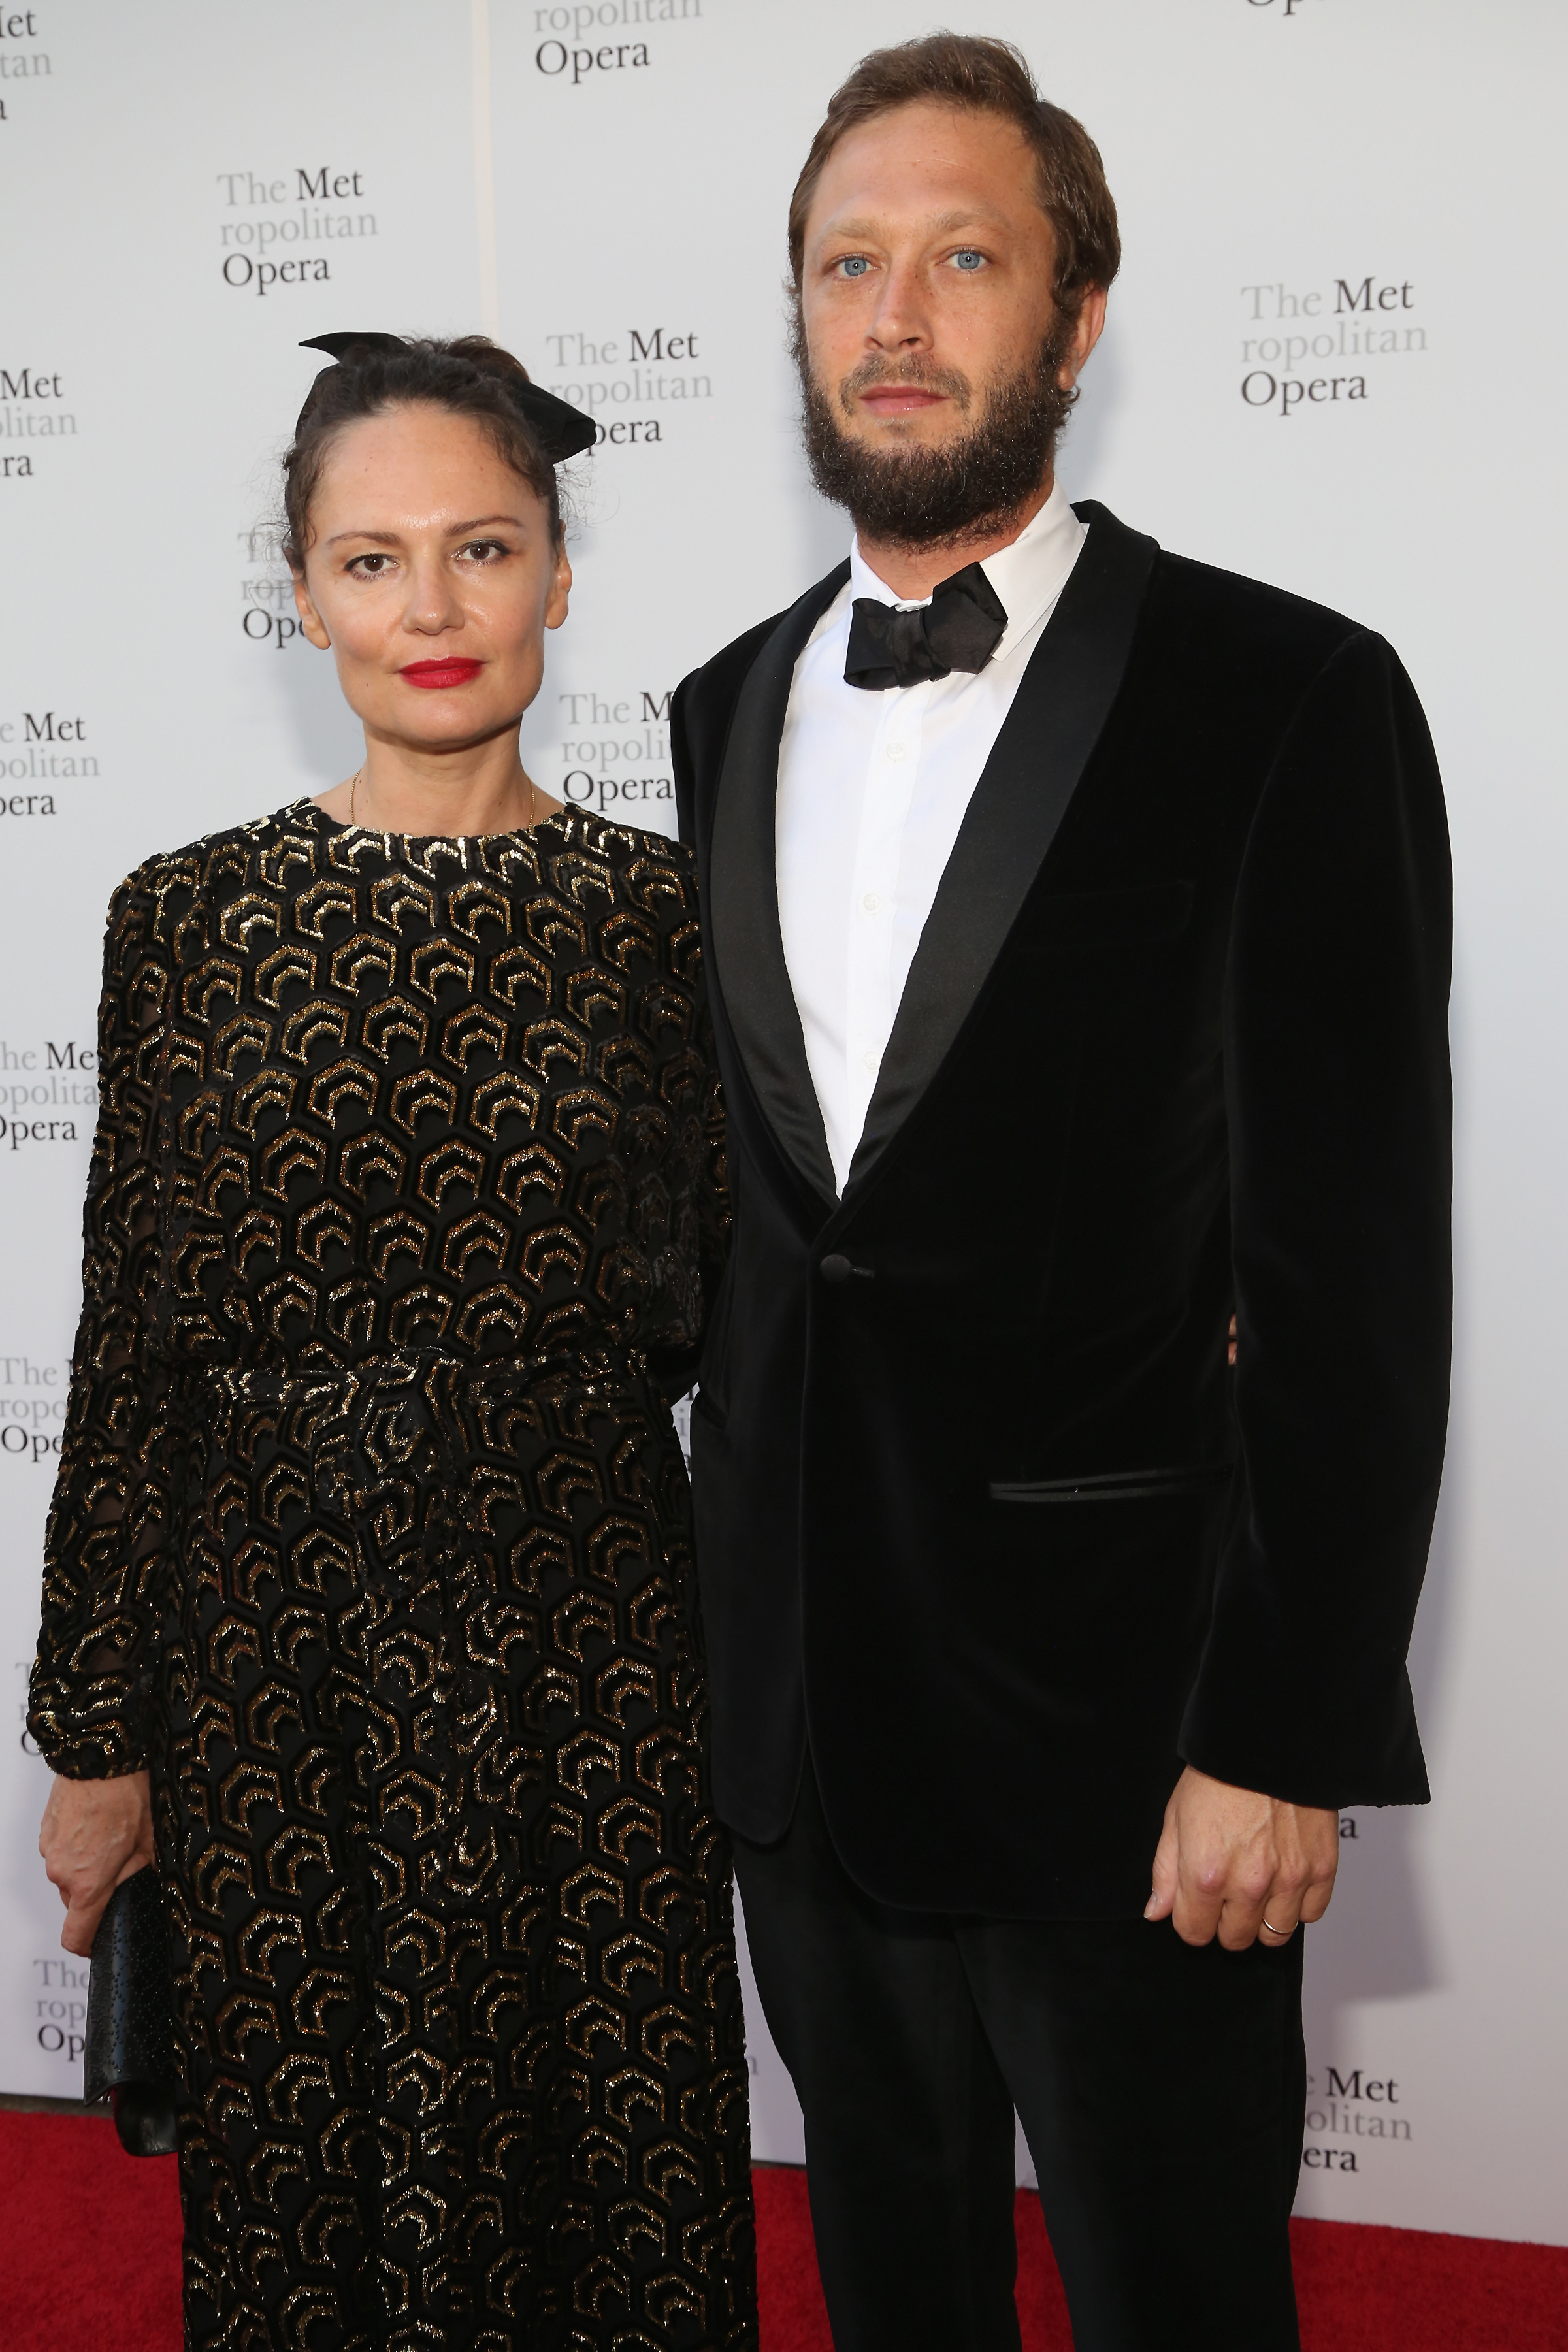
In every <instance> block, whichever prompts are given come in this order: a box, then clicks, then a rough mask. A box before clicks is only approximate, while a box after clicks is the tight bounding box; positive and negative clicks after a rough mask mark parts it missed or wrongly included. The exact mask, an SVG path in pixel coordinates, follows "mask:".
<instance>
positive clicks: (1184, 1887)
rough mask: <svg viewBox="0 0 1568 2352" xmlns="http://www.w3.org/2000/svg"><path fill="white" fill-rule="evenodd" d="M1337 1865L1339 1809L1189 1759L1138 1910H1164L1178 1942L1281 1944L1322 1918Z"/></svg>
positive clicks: (1232, 1948) (1148, 1913)
mask: <svg viewBox="0 0 1568 2352" xmlns="http://www.w3.org/2000/svg"><path fill="white" fill-rule="evenodd" d="M1339 1866H1340V1818H1339V1815H1338V1814H1337V1813H1335V1812H1325V1811H1322V1810H1321V1809H1320V1808H1319V1807H1317V1806H1315V1805H1287V1804H1284V1803H1282V1802H1281V1801H1280V1800H1279V1798H1277V1797H1260V1796H1258V1795H1255V1794H1254V1792H1253V1791H1252V1790H1250V1789H1233V1788H1231V1787H1230V1785H1229V1784H1228V1782H1226V1781H1225V1780H1210V1779H1209V1776H1208V1774H1207V1773H1206V1772H1198V1771H1194V1769H1193V1767H1192V1766H1191V1765H1190V1764H1189V1765H1188V1766H1187V1769H1186V1770H1185V1771H1184V1773H1183V1774H1182V1777H1181V1779H1180V1780H1178V1781H1177V1783H1176V1786H1175V1789H1174V1790H1173V1793H1172V1797H1171V1801H1170V1803H1169V1804H1168V1805H1167V1806H1166V1808H1165V1826H1164V1828H1163V1831H1162V1832H1161V1833H1160V1844H1159V1850H1158V1852H1157V1853H1155V1856H1154V1892H1153V1893H1152V1895H1151V1896H1150V1897H1149V1904H1148V1908H1147V1909H1146V1910H1145V1912H1144V1914H1143V1916H1144V1917H1145V1919H1170V1920H1172V1921H1173V1923H1174V1925H1175V1929H1176V1933H1177V1935H1178V1936H1180V1937H1181V1938H1182V1941H1183V1942H1184V1943H1185V1944H1207V1943H1211V1942H1212V1941H1213V1939H1214V1937H1215V1935H1216V1934H1217V1935H1218V1937H1219V1939H1220V1942H1221V1943H1222V1944H1223V1945H1224V1946H1225V1948H1226V1951H1228V1952H1239V1951H1242V1950H1244V1949H1245V1948H1246V1947H1247V1945H1248V1944H1250V1943H1253V1942H1255V1941H1256V1942H1260V1943H1263V1944H1266V1945H1271V1946H1273V1947H1274V1948H1276V1949H1278V1948H1279V1946H1280V1945H1282V1944H1288V1943H1289V1940H1290V1938H1291V1937H1292V1936H1293V1935H1294V1934H1295V1932H1296V1926H1297V1922H1298V1921H1299V1920H1301V1919H1306V1920H1312V1919H1321V1917H1322V1916H1323V1914H1324V1912H1325V1911H1326V1910H1327V1909H1328V1907H1329V1899H1330V1897H1331V1895H1332V1894H1333V1891H1334V1873H1335V1871H1336V1870H1337V1869H1338V1868H1339Z"/></svg>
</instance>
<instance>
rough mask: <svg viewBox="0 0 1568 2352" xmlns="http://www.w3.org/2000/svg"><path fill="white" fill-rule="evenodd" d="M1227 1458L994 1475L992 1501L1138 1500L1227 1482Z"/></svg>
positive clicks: (1160, 1498)
mask: <svg viewBox="0 0 1568 2352" xmlns="http://www.w3.org/2000/svg"><path fill="white" fill-rule="evenodd" d="M1234 1466H1235V1465H1233V1464H1231V1463H1229V1462H1194V1463H1189V1464H1184V1465H1181V1466H1180V1467H1179V1468H1175V1469H1168V1470H1103V1471H1099V1472H1097V1473H1095V1474H1094V1475H1091V1476H1089V1477H1087V1478H994V1479H993V1480H992V1482H991V1499H992V1501H993V1502H994V1503H1045V1504H1054V1505H1058V1506H1060V1505H1062V1504H1082V1503H1142V1502H1155V1501H1163V1500H1165V1499H1166V1497H1168V1496H1177V1495H1207V1494H1212V1493H1213V1492H1214V1490H1215V1487H1217V1486H1229V1484H1230V1481H1231V1477H1232V1475H1233V1472H1234Z"/></svg>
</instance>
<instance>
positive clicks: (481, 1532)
mask: <svg viewBox="0 0 1568 2352" xmlns="http://www.w3.org/2000/svg"><path fill="white" fill-rule="evenodd" d="M323 341H324V343H325V346H326V347H327V348H329V349H331V350H333V351H334V352H337V353H338V354H339V364H338V365H336V366H333V367H329V368H327V369H325V370H324V371H323V372H322V373H321V375H320V376H319V377H318V378H317V380H316V383H315V385H314V386H313V388H312V391H311V394H310V398H309V400H308V401H307V402H306V404H305V408H304V411H303V413H302V415H301V416H300V424H299V426H298V429H297V433H296V437H295V441H294V446H293V447H292V449H291V450H290V452H289V457H288V458H287V460H286V466H285V482H286V508H287V515H288V533H287V538H286V542H285V546H286V552H287V554H288V557H289V562H290V564H291V566H292V568H293V572H294V579H295V593H296V597H297V600H298V604H299V609H300V618H301V622H302V625H303V628H304V632H305V635H307V636H308V637H309V638H310V642H311V643H312V644H313V645H315V646H321V647H323V648H324V647H328V646H330V647H331V651H332V653H333V655H334V656H335V659H336V662H337V667H338V675H339V677H340V680H341V682H342V688H343V692H344V694H345V695H346V697H347V698H348V700H349V702H350V703H351V705H352V706H353V709H354V710H355V712H356V713H357V714H358V715H359V717H360V718H361V719H363V723H364V732H365V757H364V761H363V766H362V767H361V768H360V770H359V772H358V773H357V774H356V775H355V776H354V777H353V779H352V781H351V782H347V783H344V784H341V785H339V786H338V787H337V788H336V789H335V790H334V791H331V792H329V793H324V794H323V795H322V796H321V799H320V800H319V801H316V802H311V801H309V800H305V801H300V802H297V803H295V804H294V805H293V806H291V807H289V808H287V809H285V810H283V811H282V812H281V813H280V814H279V815H277V816H273V817H267V818H263V819H261V820H260V821H258V822H257V823H255V824H247V825H242V826H239V827H237V828H236V829H235V830H233V831H231V832H227V833H223V834H218V835H213V836H211V837H210V838H208V839H207V840H205V841H203V842H198V843H197V844H196V845H195V846H194V847H192V848H189V849H185V850H181V851H179V852H178V853H176V854H175V855H173V856H160V857H154V858H153V859H151V860H150V861H149V862H148V864H147V865H145V866H142V868H141V870H140V871H139V872H138V873H136V874H134V875H132V877H131V879H130V880H129V881H128V882H126V883H125V884H124V885H123V886H122V887H121V889H120V891H119V892H118V894H117V895H116V898H115V900H114V903H113V906H112V908H111V911H110V925H109V944H108V951H107V960H106V967H105V987H104V997H103V1014H102V1060H101V1064H100V1068H101V1072H102V1080H101V1084H102V1116H101V1121H100V1129H99V1137H98V1147H97V1155H96V1159H95V1162H94V1169H93V1174H92V1179H91V1183H90V1186H89V1200H88V1212H87V1272H86V1305H85V1309H84V1313H83V1318H82V1323H81V1329H80V1336H79V1340H78V1344H77V1350H76V1358H75V1367H74V1374H73V1387H72V1394H71V1405H70V1418H69V1423H68V1432H67V1436H66V1444H65V1454H64V1460H63V1463H62V1467H61V1472H60V1479H59V1486H58V1492H57V1495H56V1499H55V1507H54V1511H53V1515H52V1518H51V1523H50V1530H49V1538H48V1550H47V1576H46V1586H45V1604H44V1617H43V1631H42V1633H41V1635H40V1640H39V1649H38V1659H37V1666H36V1669H35V1673H34V1681H33V1704H32V1714H31V1717H30V1721H31V1725H32V1728H33V1732H34V1736H35V1738H37V1742H38V1745H39V1746H40V1747H41V1748H42V1749H43V1751H44V1753H45V1755H46V1756H47V1758H48V1759H49V1761H50V1763H51V1764H52V1765H53V1766H54V1768H55V1770H56V1772H57V1773H58V1774H59V1775H61V1776H62V1777H60V1778H59V1779H58V1780H57V1782H56V1785H55V1790H54V1794H53V1796H52V1797H51V1799H50V1802H49V1807H48V1811H47V1814H46V1816H45V1824H44V1834H43V1839H42V1843H43V1846H44V1850H45V1853H46V1857H47V1864H48V1869H49V1874H50V1876H51V1877H52V1878H54V1879H55V1880H56V1882H57V1883H58V1885H59V1886H60V1889H61V1893H62V1895H63V1896H64V1898H65V1900H66V1902H67V1904H68V1922H67V1928H66V1933H65V1941H66V1943H67V1946H68V1948H69V1949H71V1950H73V1951H78V1952H83V1951H86V1950H88V1949H89V1947H90V1942H91V1937H92V1931H93V1928H94V1927H95V1926H96V1924H97V1919H98V1917H99V1916H100V1913H101V1910H102V1907H103V1905H104V1903H105V1901H106V1900H107V1898H108V1895H109V1894H110V1891H111V1890H112V1887H113V1886H114V1885H115V1884H116V1882H117V1880H118V1879H120V1878H121V1877H124V1876H126V1875H128V1874H130V1872H131V1871H132V1870H133V1869H135V1868H137V1867H139V1866H140V1865H141V1864H142V1862H143V1861H145V1860H147V1859H150V1858H151V1857H152V1855H153V1852H154V1850H155V1853H156V1860H157V1866H158V1869H159V1871H160V1874H161V1877H162V1881H163V1887H164V1889H165V1892H166V1897H167V1909H168V1913H169V1917H170V1923H171V1930H172V1937H173V1946H174V1978H175V2010H176V2025H177V2032H178V2036H179V2042H180V2045H181V2052H182V2069H183V2074H184V2091H185V2097H184V2107H183V2112H182V2123H181V2134H180V2174H181V2187H182V2194H183V2197H184V2215H185V2315H186V2336H187V2343H188V2344H190V2345H193V2346H205V2345H217V2344H219V2343H222V2344H223V2345H225V2346H226V2347H227V2346H234V2347H246V2346H249V2347H259V2346H263V2345H281V2346H290V2347H293V2346H298V2347H301V2352H306V2347H308V2352H349V2348H350V2347H399V2352H402V2347H409V2352H412V2347H426V2346H429V2347H473V2352H503V2347H504V2348H505V2352H512V2347H516V2352H522V2347H563V2352H564V2348H565V2347H572V2352H577V2347H584V2352H585V2347H600V2346H603V2347H610V2346H612V2345H614V2346H616V2347H628V2352H629V2347H653V2346H656V2345H657V2346H659V2347H667V2346H674V2347H679V2346H688V2345H689V2346H693V2347H695V2346H703V2347H709V2346H720V2345H723V2346H730V2345H736V2346H740V2345H751V2344H754V2342H755V2323H754V2315H753V2303H754V2298H753V2288H752V2255H751V2238H750V2222H751V2217H750V2189H749V2178H750V2176H749V2170H748V2161H749V2159H748V2137H747V2114H746V2075H745V2061H744V2056H743V2048H742V2021H741V2011H740V2000H739V1992H738V1985H737V1979H736V1974H735V1958H734V1948H733V1941H732V1934H731V1910H730V1895H729V1860H728V1855H727V1853H726V1851H725V1848H724V1843H723V1838H722V1835H721V1832H720V1830H719V1827H718V1825H717V1823H716V1822H715V1820H714V1818H713V1816H712V1813H711V1811H710V1808H709V1803H708V1795H707V1774H706V1762H705V1752H704V1744H703V1740H704V1731H703V1720H704V1697H703V1685H702V1666H701V1655H700V1642H699V1633H698V1628H697V1622H696V1604H695V1595H694V1591H693V1577H692V1570H691V1564H690V1556H689V1537H688V1517H687V1498H686V1484H685V1475H684V1471H683V1466H682V1463H681V1459H680V1453H679V1446H678V1444H677V1443H676V1439H675V1435H674V1433H673V1430H672V1428H671V1425H670V1419H669V1412H668V1405H667V1403H666V1397H667V1395H668V1394H671V1393H679V1390H680V1389H681V1388H682V1387H683V1386H684V1385H685V1384H686V1383H687V1381H688V1380H689V1370H690V1365H691V1360H692V1355H693V1350H694V1348H695V1344H696V1342H697V1339H698V1337H699V1333H700V1325H701V1321H702V1317H703V1311H704V1306H705V1303H706V1302H707V1300H708V1299H709V1298H710V1295H711V1287H712V1283H713V1279H714V1266H715V1261H716V1258H717V1256H718V1255H719V1253H720V1251H721V1244H722V1239H723V1204H722V1193H721V1125H720V1112H719V1097H718V1088H717V1083H716V1080H715V1077H714V1073H713V1064H712V1059H711V1054H710V1044H709V1032H708V1024H707V1015H706V1012H705V1007H704V1000H703V993H702V983H701V975H700V959H699V953H698V944H697V940H698V933H697V914H696V908H695V905H694V899H693V872H692V864H691V860H690V857H689V855H688V853H687V852H686V851H685V850H683V849H681V848H680V847H679V846H677V845H674V844H672V843H670V842H668V841H667V840H665V839H663V838H662V837H661V836H659V835H652V834H644V833H637V832H633V831H630V830H628V829H626V828H624V827H620V826H614V825H609V824H603V823H601V822H599V821H598V820H596V819H595V818H594V817H591V816H589V815H588V814H585V813H584V811H582V810H579V809H572V808H565V809H563V808H561V807H559V806H558V805H557V804H556V803H554V802H553V801H552V800H550V799H549V798H548V797H547V796H546V795H545V794H544V793H541V792H539V791H538V789H537V788H536V786H535V785H534V784H533V782H531V779H530V777H529V776H528V775H527V773H526V772H525V771H524V769H523V767H522V763H521V758H520V756H519V750H518V729H519V721H520V719H521V714H522V712H523V710H524V709H526V708H527V706H528V705H529V704H530V703H531V701H532V699H533V698H534V696H535V695H536V694H537V693H538V691H539V686H540V680H541V677H542V666H543V637H544V631H545V630H546V629H547V628H555V627H558V626H559V625H560V624H561V623H562V622H563V620H564V618H565V616H566V609H567V598H568V593H569V590H570V586H571V577H572V575H571V569H570V566H569V564H568V562H567V560H566V554H565V549H564V544H563V532H562V526H561V514H560V508H559V505H558V502H557V498H556V488H555V479H554V475H553V471H552V463H551V460H552V457H560V456H562V455H564V454H568V453H569V452H570V451H571V450H573V449H575V448H577V447H579V446H583V444H584V440H585V439H586V438H587V437H589V436H591V434H592V429H593V428H592V425H591V423H590V421H589V420H587V419H585V418H583V417H581V416H579V415H577V414H576V412H574V411H571V410H566V409H564V408H563V405H562V404H560V403H559V402H555V401H552V399H551V397H550V396H549V395H548V394H543V393H542V392H541V391H539V389H538V388H537V387H534V386H531V385H530V384H529V383H528V379H527V377H526V375H525V374H524V373H523V371H522V370H521V367H519V366H518V364H517V362H515V361H513V360H511V359H510V357H509V356H508V355H507V354H506V353H504V352H500V351H498V350H497V349H495V348H494V347H493V346H492V345H489V344H488V343H486V342H485V341H482V340H481V339H479V338H477V337H468V338H465V339H463V340H462V341H458V342H454V343H438V342H416V343H411V344H407V345H405V344H403V343H401V342H399V341H397V339H396V338H394V337H387V336H334V337H329V338H325V339H323Z"/></svg>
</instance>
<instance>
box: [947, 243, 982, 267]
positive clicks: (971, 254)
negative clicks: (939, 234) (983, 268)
mask: <svg viewBox="0 0 1568 2352" xmlns="http://www.w3.org/2000/svg"><path fill="white" fill-rule="evenodd" d="M984 258H985V256H984V254H983V253H976V252H975V251H974V250H973V247H967V246H966V247H965V248H964V250H963V252H962V253H955V254H954V255H953V259H954V261H956V262H957V264H958V266H959V268H960V269H978V268H979V267H980V265H981V263H982V262H983V261H984Z"/></svg>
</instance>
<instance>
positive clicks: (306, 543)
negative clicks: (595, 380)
mask: <svg viewBox="0 0 1568 2352" xmlns="http://www.w3.org/2000/svg"><path fill="white" fill-rule="evenodd" d="M530 381H531V378H530V376H529V373H528V370H527V369H526V368H525V367H524V366H523V364H522V362H521V360H515V359H513V357H512V355H511V353H510V352H506V351H502V349H501V347H500V344H499V343H493V342H491V341H490V339H489V336H488V335H458V336H457V337H455V338H454V339H453V340H452V341H449V342H447V341H440V340H439V339H438V338H437V337H436V336H433V335H426V336H420V337H418V338H416V339H413V340H411V341H409V342H407V343H406V344H405V346H404V348H403V349H402V350H401V351H395V352H391V351H378V350H376V349H374V347H373V346H371V345H369V344H365V345H363V346H359V347H356V348H352V349H351V350H349V351H348V352H346V353H345V354H344V356H343V357H342V359H341V360H339V362H337V364H336V366H334V367H328V368H323V370H322V371H321V374H320V375H319V376H318V377H317V379H316V382H315V383H314V384H313V385H312V386H311V388H310V397H309V398H308V399H307V401H306V403H305V405H304V407H303V408H302V409H301V410H300V421H299V423H298V424H297V425H295V427H294V439H293V443H292V445H291V446H290V447H289V453H288V455H287V456H286V457H285V458H284V460H283V514H284V529H283V533H282V539H281V548H282V553H283V556H284V559H285V561H286V562H288V564H289V568H290V570H291V571H293V572H303V571H304V569H305V556H306V553H307V551H308V550H309V548H310V501H311V499H313V498H314V497H315V495H316V492H317V490H318V489H319V488H320V487H321V473H322V469H323V467H325V465H326V462H327V457H328V455H329V453H330V451H331V446H332V443H333V442H334V440H335V439H336V438H337V436H338V435H339V433H341V432H342V428H343V427H344V426H345V425H353V424H356V423H357V422H358V421H359V419H360V418H361V417H362V416H384V415H386V414H387V413H388V411H389V410H391V409H394V408H405V407H407V406H409V405H411V404H414V403H416V402H424V403H426V404H428V405H429V406H431V407H433V408H445V409H447V410H449V411H450V412H451V414H452V415H454V416H471V417H473V418H474V419H475V421H476V423H478V424H479V425H482V426H483V427H484V430H485V431H486V433H488V434H489V438H490V442H491V444H492V446H493V447H494V449H495V453H496V455H497V457H500V459H501V460H502V462H503V463H504V464H506V465H508V466H510V467H511V470H512V472H513V473H514V474H516V475H517V476H518V478H519V479H520V480H521V481H524V482H526V483H527V484H528V487H529V488H530V489H531V491H532V492H533V494H534V496H535V498H537V499H539V500H540V501H541V503H542V506H543V508H544V510H545V512H546V514H547V515H548V516H549V518H550V537H551V543H552V545H553V546H555V547H557V548H558V547H560V545H561V544H562V541H563V538H564V536H565V533H564V528H563V523H562V519H561V497H560V492H559V490H558V489H557V488H556V483H555V468H554V467H553V466H552V464H551V461H550V459H549V458H548V457H546V456H545V454H544V451H543V449H542V447H541V446H540V443H539V438H538V436H537V435H536V434H535V432H534V430H533V427H532V425H530V423H529V422H528V419H527V418H526V417H525V416H524V415H523V414H522V412H521V409H520V408H519V407H518V405H517V403H516V401H515V400H514V399H513V397H512V394H511V387H512V386H513V385H514V384H525V383H529V382H530Z"/></svg>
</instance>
